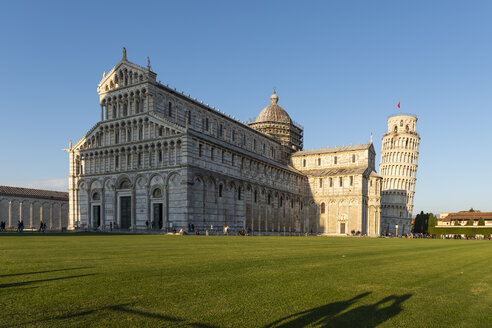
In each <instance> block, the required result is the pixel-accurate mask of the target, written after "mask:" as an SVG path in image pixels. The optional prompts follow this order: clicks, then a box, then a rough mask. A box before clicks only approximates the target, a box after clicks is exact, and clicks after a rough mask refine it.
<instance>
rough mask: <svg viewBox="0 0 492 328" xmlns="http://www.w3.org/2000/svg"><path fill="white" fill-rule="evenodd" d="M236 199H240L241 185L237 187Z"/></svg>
mask: <svg viewBox="0 0 492 328" xmlns="http://www.w3.org/2000/svg"><path fill="white" fill-rule="evenodd" d="M237 200H241V187H239V188H237Z"/></svg>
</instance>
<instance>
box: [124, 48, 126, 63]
mask: <svg viewBox="0 0 492 328" xmlns="http://www.w3.org/2000/svg"><path fill="white" fill-rule="evenodd" d="M123 59H124V60H126V48H125V47H123Z"/></svg>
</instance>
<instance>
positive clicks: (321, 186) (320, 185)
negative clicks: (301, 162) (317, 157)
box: [319, 178, 323, 188]
mask: <svg viewBox="0 0 492 328" xmlns="http://www.w3.org/2000/svg"><path fill="white" fill-rule="evenodd" d="M319 187H320V188H323V178H319Z"/></svg>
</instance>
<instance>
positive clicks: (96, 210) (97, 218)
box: [92, 205, 101, 228]
mask: <svg viewBox="0 0 492 328" xmlns="http://www.w3.org/2000/svg"><path fill="white" fill-rule="evenodd" d="M92 217H93V218H94V221H93V222H94V228H99V227H100V226H101V206H100V205H94V206H93V207H92Z"/></svg>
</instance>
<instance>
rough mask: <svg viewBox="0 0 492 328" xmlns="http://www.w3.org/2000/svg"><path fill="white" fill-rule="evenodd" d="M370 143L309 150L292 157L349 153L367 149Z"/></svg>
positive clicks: (294, 154)
mask: <svg viewBox="0 0 492 328" xmlns="http://www.w3.org/2000/svg"><path fill="white" fill-rule="evenodd" d="M371 145H372V143H366V144H362V145H352V146H342V147H327V148H321V149H311V150H301V151H298V152H295V153H293V154H292V156H304V155H315V154H326V153H336V152H341V151H351V150H364V149H369V147H371Z"/></svg>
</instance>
